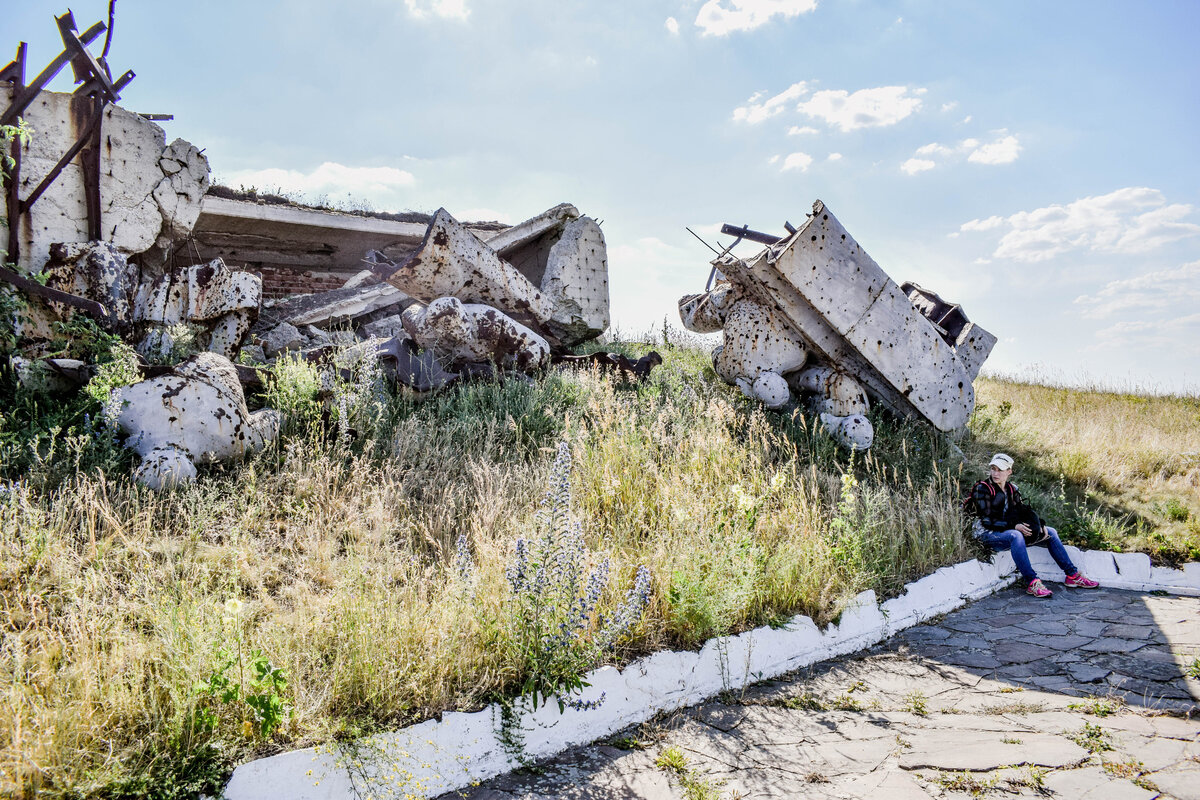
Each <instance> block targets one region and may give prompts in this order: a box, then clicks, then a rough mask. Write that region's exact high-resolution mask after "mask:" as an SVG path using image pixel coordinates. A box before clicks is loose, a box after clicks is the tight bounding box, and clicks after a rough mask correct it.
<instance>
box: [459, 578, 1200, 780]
mask: <svg viewBox="0 0 1200 800" xmlns="http://www.w3.org/2000/svg"><path fill="white" fill-rule="evenodd" d="M1056 588H1057V587H1056ZM1131 625H1132V626H1133V627H1130V626H1131ZM1104 639H1118V640H1121V641H1123V642H1125V643H1126V645H1127V646H1128V648H1129V649H1128V650H1127V652H1125V653H1121V654H1113V653H1103V652H1100V651H1098V650H1095V649H1089V647H1088V646H1089V645H1090V644H1093V643H1096V642H1099V641H1101V640H1104ZM1198 654H1200V600H1198V599H1195V598H1180V597H1156V596H1152V595H1145V594H1138V593H1133V592H1123V591H1117V590H1096V591H1091V592H1081V591H1070V590H1066V589H1063V590H1061V591H1056V593H1055V595H1054V597H1053V598H1052V599H1051V600H1049V601H1038V600H1035V599H1033V598H1031V597H1028V596H1027V595H1025V594H1024V593H1022V592H1020V591H1018V590H1006V591H1004V592H1002V593H1001V594H998V595H995V596H993V597H990V598H986V599H984V600H981V601H979V602H977V603H975V604H974V605H972V606H969V607H967V608H965V609H963V610H961V611H958V612H954V613H952V614H950V615H948V616H946V617H945V618H944V619H942V620H941V621H940V622H937V623H931V624H927V625H922V626H919V627H916V628H911V629H909V630H908V631H906V632H904V633H902V634H900V635H898V636H896V637H895V638H893V639H892V640H890V641H888V642H887V643H885V644H883V645H880V646H878V647H876V648H874V649H873V650H870V651H868V652H866V653H864V654H861V655H859V656H857V657H854V658H850V659H846V660H843V661H840V662H832V663H825V664H822V665H819V666H817V667H815V668H813V669H809V670H804V671H802V672H800V673H796V674H794V675H793V676H792V677H790V678H789V679H785V680H780V681H774V682H769V683H766V684H761V685H759V686H756V687H753V688H751V689H749V690H747V691H745V692H744V693H742V694H740V695H736V696H735V695H730V696H726V697H725V698H723V700H722V702H714V703H708V704H705V705H701V706H696V707H693V708H689V709H686V710H685V711H682V712H679V713H677V714H675V715H672V716H670V717H668V718H666V719H662V720H660V721H659V722H657V723H653V724H647V725H644V726H641V727H639V728H635V729H630V730H629V731H627V732H626V733H625V734H623V735H618V736H615V737H613V738H612V739H611V740H609V741H608V742H605V743H599V744H596V745H592V746H589V747H582V748H577V749H575V750H573V751H570V752H568V753H567V754H565V755H563V756H561V757H559V758H556V759H554V760H552V761H549V762H545V763H544V764H542V765H540V767H539V769H538V770H537V771H536V772H527V773H521V774H516V773H514V774H511V775H507V776H504V777H501V778H497V779H494V780H492V781H488V782H486V783H484V784H483V785H481V786H479V787H477V788H475V789H474V790H473V791H470V792H467V793H466V797H468V798H470V799H471V800H511V799H513V798H521V799H522V800H541V799H542V798H545V799H546V800H549V798H622V799H623V800H632V798H654V799H656V800H657V798H672V799H675V798H686V797H694V796H712V797H720V798H723V799H724V798H744V799H745V800H749V798H783V797H787V798H793V797H795V798H871V799H872V800H875V798H888V800H891V798H921V799H923V798H954V797H965V796H969V794H968V793H975V795H976V796H993V794H994V795H995V796H1006V797H1028V798H1035V797H1044V796H1045V792H1046V790H1050V791H1053V792H1054V793H1055V794H1054V796H1057V797H1064V798H1068V797H1069V798H1106V800H1107V799H1108V798H1131V799H1132V798H1138V799H1139V800H1142V799H1144V800H1150V798H1154V797H1163V798H1181V799H1182V798H1197V797H1200V780H1197V779H1198V778H1200V762H1198V760H1197V759H1200V719H1197V718H1196V717H1195V715H1194V713H1193V714H1192V716H1187V713H1189V712H1194V710H1195V709H1196V700H1197V697H1200V686H1198V685H1197V684H1196V682H1195V681H1192V680H1190V679H1186V678H1185V677H1183V666H1182V665H1183V663H1184V661H1190V659H1191V658H1194V657H1196V656H1197V655H1198ZM1104 746H1107V747H1109V748H1111V749H1107V750H1105V749H1101V748H1102V747H1104ZM669 748H676V749H678V751H679V752H680V753H681V754H682V755H683V758H684V760H685V764H686V767H685V769H686V772H685V774H684V775H683V776H682V779H681V775H680V774H678V773H676V772H674V771H667V770H664V769H663V768H662V767H660V766H658V765H657V764H656V761H657V760H658V759H659V756H660V755H661V754H662V753H663V752H664V751H666V750H668V749H669ZM684 781H686V782H687V784H688V786H690V787H691V789H690V793H689V789H688V788H687V787H685V786H684V785H683V783H684ZM704 787H708V789H709V790H711V792H712V793H711V794H710V795H700V794H697V792H698V791H699V790H700V789H703V788H704ZM1155 787H1156V788H1155ZM451 796H459V795H457V794H456V795H446V797H447V798H448V797H451Z"/></svg>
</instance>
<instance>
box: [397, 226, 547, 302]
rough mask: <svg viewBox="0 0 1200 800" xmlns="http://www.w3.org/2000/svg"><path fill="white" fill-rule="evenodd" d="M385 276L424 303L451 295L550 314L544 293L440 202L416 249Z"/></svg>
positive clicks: (469, 300) (461, 298)
mask: <svg viewBox="0 0 1200 800" xmlns="http://www.w3.org/2000/svg"><path fill="white" fill-rule="evenodd" d="M386 280H387V282H388V283H390V284H391V285H393V286H395V287H396V288H398V289H400V290H401V291H403V292H405V293H406V294H408V295H410V296H412V297H415V298H417V299H418V300H420V301H422V302H424V303H429V302H432V301H433V300H436V299H437V298H439V297H456V298H458V299H459V300H461V301H462V302H464V303H473V304H480V305H487V306H492V307H493V308H498V309H500V310H501V311H503V312H505V313H506V314H510V315H518V316H520V317H531V318H532V319H533V320H534V321H536V322H538V323H544V322H546V321H547V320H549V319H551V318H552V317H553V316H554V302H553V301H552V300H551V299H550V298H549V297H547V296H546V295H545V294H544V293H543V292H542V291H541V290H540V289H538V287H536V286H534V285H533V284H532V283H531V282H530V281H529V279H528V278H526V277H525V276H524V275H522V274H521V273H520V272H518V271H517V269H516V268H515V267H513V266H512V265H511V264H509V263H508V262H506V261H504V260H503V259H501V258H500V257H499V256H498V255H496V253H495V251H494V250H492V249H491V248H490V247H488V246H487V245H486V244H484V243H483V242H482V241H480V240H479V238H478V237H476V236H475V235H474V234H473V233H471V232H470V231H469V230H467V228H466V227H464V226H463V225H461V224H460V223H459V222H458V221H457V220H456V219H454V217H452V216H451V215H450V213H449V212H448V211H446V209H444V208H439V209H438V211H437V213H436V214H434V215H433V221H432V222H430V223H429V228H428V230H426V232H425V238H424V240H423V241H422V243H421V247H420V249H419V250H417V252H415V253H413V254H412V255H411V256H410V257H409V258H408V259H407V260H406V261H405V262H404V263H402V264H400V265H399V266H398V267H397V268H396V271H395V272H393V273H392V274H391V275H388V276H387V277H386Z"/></svg>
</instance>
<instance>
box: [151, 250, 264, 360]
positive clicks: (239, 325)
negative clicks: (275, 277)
mask: <svg viewBox="0 0 1200 800" xmlns="http://www.w3.org/2000/svg"><path fill="white" fill-rule="evenodd" d="M261 302H262V281H261V279H260V278H259V277H258V276H257V275H252V274H250V273H249V272H236V271H234V270H231V269H229V268H228V267H226V266H225V264H224V263H223V262H222V261H221V259H219V258H218V259H216V260H214V261H212V262H211V263H209V264H200V265H196V266H192V267H188V268H187V269H184V270H180V271H178V272H171V273H167V274H165V275H161V276H159V277H158V278H157V279H155V280H153V281H149V282H145V283H143V284H141V286H140V287H139V288H138V294H137V298H136V300H135V301H134V308H133V320H134V322H137V323H140V324H141V327H142V329H143V331H144V333H143V336H142V338H141V340H140V341H139V342H138V345H137V349H138V352H140V353H142V355H146V356H158V355H163V354H166V353H169V352H170V351H171V348H172V346H173V341H172V338H171V337H172V333H171V330H172V328H173V327H174V326H177V325H180V324H182V323H190V324H193V325H199V326H201V327H202V328H203V329H204V333H205V338H206V339H207V341H206V342H205V346H206V347H207V348H208V350H210V351H211V352H214V353H220V354H221V355H223V356H225V357H226V358H228V359H233V358H236V357H237V351H238V349H239V348H240V347H241V345H242V341H243V340H244V339H245V338H246V334H247V333H248V332H249V331H250V326H251V325H252V324H253V322H254V320H255V319H256V318H257V316H258V309H259V305H260V304H261Z"/></svg>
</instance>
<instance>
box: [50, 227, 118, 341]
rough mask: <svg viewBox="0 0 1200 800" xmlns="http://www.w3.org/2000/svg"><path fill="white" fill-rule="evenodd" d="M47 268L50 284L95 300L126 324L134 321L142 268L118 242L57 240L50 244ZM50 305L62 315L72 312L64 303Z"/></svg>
mask: <svg viewBox="0 0 1200 800" xmlns="http://www.w3.org/2000/svg"><path fill="white" fill-rule="evenodd" d="M46 272H47V273H48V274H49V278H48V279H47V280H46V285H47V286H49V287H51V288H53V289H59V290H61V291H64V292H67V293H68V294H73V295H75V296H77V297H85V298H87V299H88V300H95V301H96V302H97V303H99V304H100V305H102V306H104V308H105V309H106V310H107V311H108V312H109V313H110V314H113V315H115V317H116V319H117V321H118V322H119V323H121V324H123V325H128V324H130V323H131V322H132V321H133V310H134V309H133V306H134V298H135V297H136V296H137V291H138V283H139V281H140V272H141V271H140V270H139V269H138V268H137V265H135V264H130V263H129V260H128V259H126V258H125V254H124V253H122V252H121V251H120V250H118V249H117V247H116V246H115V245H113V244H111V243H109V242H72V243H68V244H60V243H55V244H53V245H51V246H50V260H49V262H48V263H47V265H46ZM49 305H50V307H51V308H52V309H53V310H54V312H55V313H56V314H57V315H58V316H59V317H61V318H64V319H65V318H66V317H68V316H70V314H71V313H72V310H71V309H68V308H67V307H66V306H63V305H62V304H59V303H54V302H51V303H50V304H49Z"/></svg>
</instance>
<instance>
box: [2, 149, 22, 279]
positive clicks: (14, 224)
mask: <svg viewBox="0 0 1200 800" xmlns="http://www.w3.org/2000/svg"><path fill="white" fill-rule="evenodd" d="M9 152H10V154H11V155H12V160H13V163H12V167H10V168H9V169H6V170H4V190H5V191H4V201H5V207H6V208H7V209H8V252H7V254H6V255H5V258H6V259H7V260H8V261H13V262H15V261H16V260H17V259H18V258H20V257H21V194H20V188H21V138H20V137H19V136H17V137H13V140H12V143H11V144H10V145H9Z"/></svg>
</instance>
